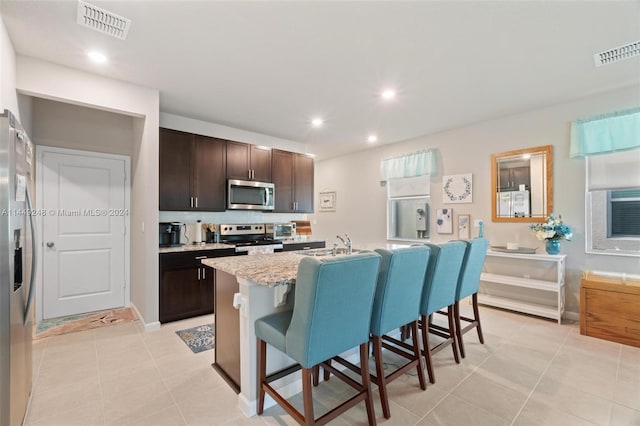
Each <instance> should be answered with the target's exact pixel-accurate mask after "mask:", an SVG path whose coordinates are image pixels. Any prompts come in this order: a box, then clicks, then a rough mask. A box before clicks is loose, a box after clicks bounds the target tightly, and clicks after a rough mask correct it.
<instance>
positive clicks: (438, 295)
mask: <svg viewBox="0 0 640 426" xmlns="http://www.w3.org/2000/svg"><path fill="white" fill-rule="evenodd" d="M426 245H427V246H428V247H430V248H431V255H430V257H429V266H428V267H427V273H426V275H425V281H424V289H423V291H422V300H421V304H420V324H419V325H420V328H421V329H422V347H423V353H424V356H425V359H426V362H427V373H428V374H429V381H430V382H431V383H435V376H434V374H433V363H432V362H431V355H432V354H435V353H437V352H439V351H441V350H442V349H444V348H445V347H446V346H447V345H451V348H452V349H453V357H454V359H455V360H456V363H460V358H459V357H458V346H457V344H456V334H455V321H454V315H453V314H454V305H455V303H456V291H457V288H458V277H459V275H460V269H461V267H462V261H463V260H464V254H465V251H466V249H467V246H466V243H464V242H462V241H450V242H448V243H444V244H439V245H436V244H426ZM444 308H447V318H448V327H447V328H444V327H439V326H436V325H434V324H432V323H431V318H432V315H433V313H434V312H437V311H439V310H441V309H444ZM429 333H433V334H436V335H438V336H440V337H444V338H445V340H444V341H443V342H441V343H439V344H438V345H437V346H435V347H433V348H429Z"/></svg>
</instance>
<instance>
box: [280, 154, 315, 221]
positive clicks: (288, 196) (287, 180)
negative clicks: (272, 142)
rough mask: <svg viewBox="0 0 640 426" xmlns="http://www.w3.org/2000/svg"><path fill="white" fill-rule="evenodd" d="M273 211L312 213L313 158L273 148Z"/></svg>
mask: <svg viewBox="0 0 640 426" xmlns="http://www.w3.org/2000/svg"><path fill="white" fill-rule="evenodd" d="M272 157H273V161H272V176H273V183H274V185H275V188H276V192H275V205H274V212H280V213H313V158H311V157H309V156H307V155H304V154H297V153H294V152H288V151H280V150H278V149H274V150H273V152H272Z"/></svg>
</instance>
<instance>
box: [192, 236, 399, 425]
mask: <svg viewBox="0 0 640 426" xmlns="http://www.w3.org/2000/svg"><path fill="white" fill-rule="evenodd" d="M376 247H382V248H387V249H395V248H400V247H407V245H406V244H388V243H382V244H367V245H366V249H368V250H373V249H374V248H376ZM341 250H342V253H344V249H341ZM356 251H359V250H354V252H356ZM330 252H331V250H326V249H324V250H323V249H320V250H306V251H298V252H282V253H273V254H259V255H254V256H238V257H223V258H214V259H203V260H202V264H203V265H205V266H207V267H210V268H213V269H215V274H216V319H215V330H216V331H215V339H216V346H215V348H216V349H215V360H214V364H213V367H214V369H215V370H216V371H217V372H218V373H220V375H221V376H222V377H223V378H224V379H225V380H226V381H227V383H229V385H230V386H231V387H232V388H234V389H235V390H236V391H237V392H238V393H239V395H238V407H239V408H240V409H241V410H242V411H243V412H244V413H245V414H246V415H247V416H253V415H255V414H256V403H257V384H256V383H257V371H256V367H257V366H256V353H257V341H256V335H255V329H254V323H255V321H256V320H257V319H259V318H262V317H264V316H266V315H269V314H271V313H275V312H279V311H283V310H287V309H292V308H293V302H294V292H293V288H294V286H295V280H296V275H297V273H298V264H299V263H300V261H301V260H302V259H303V258H304V257H305V256H308V255H314V254H324V255H327V253H330ZM340 255H342V256H344V254H339V256H340ZM328 257H331V255H330V254H329V255H328ZM232 306H233V307H232ZM234 308H235V309H234ZM238 310H239V312H238ZM238 317H239V318H238ZM238 319H239V321H238ZM267 351H268V354H267V372H268V373H269V372H275V371H278V370H281V369H283V368H285V367H288V366H290V365H292V364H294V363H295V361H294V360H293V359H291V358H289V357H288V356H286V355H285V354H283V353H282V352H280V351H278V350H276V349H274V348H271V347H270V346H269V345H267ZM351 355H357V351H356V350H353V351H348V352H347V353H345V354H343V356H345V357H349V356H351ZM272 386H274V387H275V388H276V389H278V392H279V393H280V394H281V395H283V396H284V397H285V398H288V397H290V396H293V395H295V394H297V393H300V392H302V381H301V379H300V372H297V373H295V374H291V375H289V376H287V377H284V378H282V379H280V380H278V381H276V382H273V383H272ZM274 404H275V401H273V400H272V399H271V398H270V397H269V395H267V396H266V399H265V408H267V407H269V406H271V405H274Z"/></svg>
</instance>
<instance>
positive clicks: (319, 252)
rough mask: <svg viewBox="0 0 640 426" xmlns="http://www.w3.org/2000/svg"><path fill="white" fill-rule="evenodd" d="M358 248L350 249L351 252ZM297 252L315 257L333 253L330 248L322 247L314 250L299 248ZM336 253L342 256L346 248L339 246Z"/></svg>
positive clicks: (356, 251)
mask: <svg viewBox="0 0 640 426" xmlns="http://www.w3.org/2000/svg"><path fill="white" fill-rule="evenodd" d="M359 251H360V250H359V249H352V250H351V253H352V254H353V253H358V252H359ZM297 253H298V254H303V255H305V256H316V257H320V256H332V255H333V251H332V249H330V248H323V249H314V250H300V251H298V252H297ZM336 254H337V255H341V256H344V255H345V254H347V249H346V248H344V247H340V248H339V249H337V250H336Z"/></svg>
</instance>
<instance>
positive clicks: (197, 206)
mask: <svg viewBox="0 0 640 426" xmlns="http://www.w3.org/2000/svg"><path fill="white" fill-rule="evenodd" d="M197 208H198V197H196V209H197Z"/></svg>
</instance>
